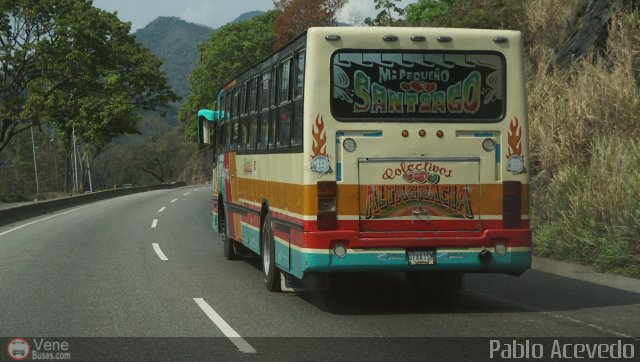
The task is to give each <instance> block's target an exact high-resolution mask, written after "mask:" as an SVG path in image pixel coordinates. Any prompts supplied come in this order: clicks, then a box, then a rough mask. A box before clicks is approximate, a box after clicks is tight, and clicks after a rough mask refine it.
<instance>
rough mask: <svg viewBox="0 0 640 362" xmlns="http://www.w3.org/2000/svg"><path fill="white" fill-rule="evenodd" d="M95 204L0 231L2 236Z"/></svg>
mask: <svg viewBox="0 0 640 362" xmlns="http://www.w3.org/2000/svg"><path fill="white" fill-rule="evenodd" d="M93 205H96V204H95V203H94V204H89V205H85V206H81V207H76V208H75V209H71V210H67V211H65V212H61V213H59V214H55V215H51V216H47V217H45V218H42V219H38V220H35V221H32V222H29V223H26V224H24V225H20V226H16V227H14V228H13V229H9V230H7V231H3V232H1V233H0V236H3V235H7V234H8V233H10V232H12V231H16V230H20V229H22V228H24V227H27V226H29V225H33V224H35V223H39V222H40V221H45V220H49V219H53V218H54V217H58V216H62V215H66V214H69V213H72V212H74V211H77V210H80V209H84V208H85V207H89V206H93Z"/></svg>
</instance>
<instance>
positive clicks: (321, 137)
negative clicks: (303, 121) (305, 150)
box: [311, 114, 328, 157]
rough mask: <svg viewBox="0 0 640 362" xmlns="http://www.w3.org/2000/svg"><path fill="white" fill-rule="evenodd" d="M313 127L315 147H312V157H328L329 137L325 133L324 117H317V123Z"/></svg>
mask: <svg viewBox="0 0 640 362" xmlns="http://www.w3.org/2000/svg"><path fill="white" fill-rule="evenodd" d="M312 127H313V130H312V136H313V145H312V147H311V150H312V151H313V154H312V156H311V157H316V156H325V157H328V155H327V135H326V134H325V132H324V119H322V116H321V115H320V114H318V116H317V117H316V123H315V125H313V126H312ZM316 130H317V131H316Z"/></svg>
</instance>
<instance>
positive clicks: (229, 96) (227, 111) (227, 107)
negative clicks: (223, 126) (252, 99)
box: [224, 92, 233, 121]
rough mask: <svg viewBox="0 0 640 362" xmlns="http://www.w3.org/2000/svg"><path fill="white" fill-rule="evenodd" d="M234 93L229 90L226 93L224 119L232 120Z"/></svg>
mask: <svg viewBox="0 0 640 362" xmlns="http://www.w3.org/2000/svg"><path fill="white" fill-rule="evenodd" d="M232 94H233V93H231V92H227V93H225V97H224V101H225V104H224V119H225V120H227V121H228V120H230V119H231V100H232V99H233V95H232Z"/></svg>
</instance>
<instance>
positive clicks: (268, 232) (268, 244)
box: [260, 213, 281, 292]
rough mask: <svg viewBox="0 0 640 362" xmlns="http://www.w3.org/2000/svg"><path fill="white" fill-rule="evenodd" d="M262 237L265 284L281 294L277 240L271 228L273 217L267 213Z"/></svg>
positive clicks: (271, 290)
mask: <svg viewBox="0 0 640 362" xmlns="http://www.w3.org/2000/svg"><path fill="white" fill-rule="evenodd" d="M260 235H261V240H260V244H261V248H260V249H261V250H260V251H261V253H260V254H261V255H260V257H261V259H262V270H263V271H264V284H265V286H266V287H267V290H269V291H270V292H279V291H281V289H280V270H278V268H277V267H276V257H275V253H276V251H275V239H274V237H273V228H272V227H271V216H269V214H268V213H267V215H266V216H265V217H264V220H263V221H262V232H261V233H260Z"/></svg>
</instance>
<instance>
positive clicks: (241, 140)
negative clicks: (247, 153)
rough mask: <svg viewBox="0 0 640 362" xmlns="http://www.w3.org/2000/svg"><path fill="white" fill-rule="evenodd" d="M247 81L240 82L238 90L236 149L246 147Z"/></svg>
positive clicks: (241, 149) (240, 149)
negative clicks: (240, 86)
mask: <svg viewBox="0 0 640 362" xmlns="http://www.w3.org/2000/svg"><path fill="white" fill-rule="evenodd" d="M247 88H248V87H247V82H244V83H243V84H242V90H241V91H240V111H239V112H238V115H239V119H238V129H239V131H238V150H239V151H243V150H244V149H246V148H247V133H248V129H247V121H248V120H247V103H248V102H247Z"/></svg>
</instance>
